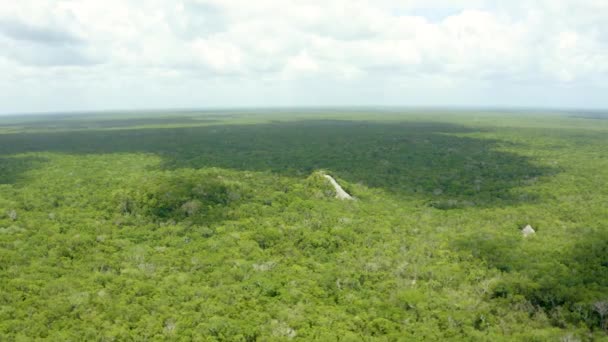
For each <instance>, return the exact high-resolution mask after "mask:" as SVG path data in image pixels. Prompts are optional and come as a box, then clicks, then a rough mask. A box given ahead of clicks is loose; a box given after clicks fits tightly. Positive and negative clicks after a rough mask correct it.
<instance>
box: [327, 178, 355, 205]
mask: <svg viewBox="0 0 608 342" xmlns="http://www.w3.org/2000/svg"><path fill="white" fill-rule="evenodd" d="M323 177H325V178H327V179H328V180H329V182H330V183H331V185H333V187H334V189H336V198H338V199H342V200H352V199H353V197H352V196H351V195H349V194H348V193H347V192H346V191H344V189H342V187H341V186H340V184H338V182H336V180H335V179H334V177H332V176H330V175H323Z"/></svg>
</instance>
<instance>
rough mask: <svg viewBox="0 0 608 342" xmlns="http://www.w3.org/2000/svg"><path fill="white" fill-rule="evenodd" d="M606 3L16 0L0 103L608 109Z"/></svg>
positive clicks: (10, 5) (3, 42) (1, 26)
mask: <svg viewBox="0 0 608 342" xmlns="http://www.w3.org/2000/svg"><path fill="white" fill-rule="evenodd" d="M607 22H608V1H606V0H561V1H553V0H536V1H518V0H513V1H483V0H478V1H475V0H470V1H465V0H461V1H458V0H451V1H432V0H431V1H429V0H424V1H423V0H410V1H407V0H405V1H404V0H402V1H390V0H375V1H372V0H370V1H358V0H324V1H322V0H318V1H317V0H282V1H279V0H257V1H248V0H182V1H175V0H104V1H98V0H63V1H60V0H57V1H50V0H46V1H45V0H20V1H5V2H3V3H2V5H1V6H0V113H11V112H32V111H62V110H101V109H129V108H176V107H179V108H188V107H197V108H201V107H234V106H299V105H306V106H325V105H355V106H356V105H387V106H395V105H406V106H449V105H457V106H533V107H585V108H606V107H608V96H606V93H607V90H608V28H607V27H608V25H606V23H607Z"/></svg>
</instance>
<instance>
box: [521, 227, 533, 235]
mask: <svg viewBox="0 0 608 342" xmlns="http://www.w3.org/2000/svg"><path fill="white" fill-rule="evenodd" d="M521 233H522V234H523V235H524V237H528V236H530V235H532V234H535V233H536V231H535V230H534V228H532V226H531V225H527V226H526V227H525V228H524V229H522V230H521Z"/></svg>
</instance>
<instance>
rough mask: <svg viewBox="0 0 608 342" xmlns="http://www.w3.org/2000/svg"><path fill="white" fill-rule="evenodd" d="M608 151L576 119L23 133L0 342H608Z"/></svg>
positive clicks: (266, 121)
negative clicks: (1, 341)
mask: <svg viewBox="0 0 608 342" xmlns="http://www.w3.org/2000/svg"><path fill="white" fill-rule="evenodd" d="M607 133H608V120H604V119H603V116H599V117H594V118H588V117H576V116H574V117H573V116H572V114H571V113H558V114H540V113H534V114H526V113H505V114H500V113H451V114H442V113H430V112H429V113H422V114H415V113H389V112H379V113H363V112H350V113H340V112H335V111H334V112H329V111H328V112H327V113H321V112H311V113H295V112H294V113H271V114H264V113H258V112H243V113H228V112H226V113H197V112H184V113H179V114H175V115H169V114H162V113H152V114H148V115H143V114H138V113H128V114H123V115H118V114H104V115H97V116H95V115H84V116H77V115H74V116H49V117H6V118H2V119H0V287H1V291H0V336H4V338H6V339H7V340H31V339H38V338H48V339H51V340H62V341H67V340H72V341H80V340H103V341H112V340H164V339H169V340H209V341H216V340H217V341H255V340H260V341H275V340H276V341H283V340H290V339H293V340H320V341H334V340H335V341H361V340H374V341H375V340H378V341H400V340H481V341H483V340H486V341H501V340H505V341H507V340H509V341H510V340H521V341H546V340H557V341H560V340H561V341H579V340H580V341H587V340H607V335H606V331H608V226H607V222H608V207H607V206H606V203H608V186H607V185H606V184H607V183H608V153H607V152H606V143H608V138H607V137H608V136H607V135H606V134H607ZM320 171H324V172H327V173H329V174H331V175H333V176H334V177H335V178H336V179H337V180H338V181H339V182H340V183H341V185H342V186H343V187H344V188H345V189H346V190H347V191H348V192H349V193H351V194H352V195H354V196H355V197H356V200H355V201H340V200H337V199H335V198H334V191H333V189H332V188H331V186H330V184H329V183H328V182H327V181H326V180H325V179H324V178H323V177H322V176H321V173H320ZM527 224H530V225H532V226H533V227H534V228H535V229H536V234H535V235H534V236H531V237H528V238H523V237H522V234H521V232H520V229H521V228H522V227H524V226H525V225H527Z"/></svg>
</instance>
